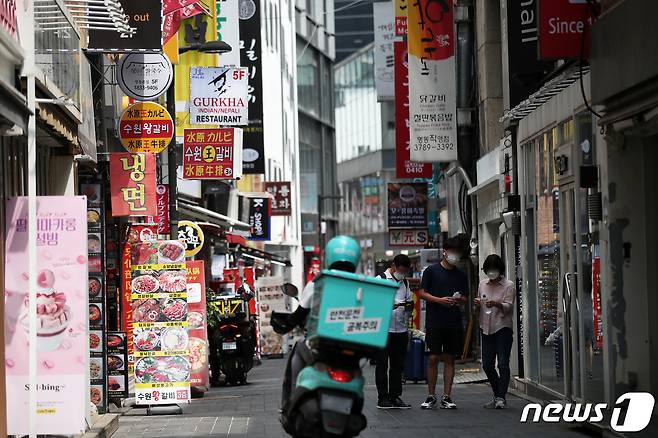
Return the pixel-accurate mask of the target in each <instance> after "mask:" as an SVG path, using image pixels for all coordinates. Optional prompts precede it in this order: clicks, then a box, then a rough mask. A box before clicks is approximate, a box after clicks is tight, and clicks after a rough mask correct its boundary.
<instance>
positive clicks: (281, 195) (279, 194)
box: [265, 181, 292, 216]
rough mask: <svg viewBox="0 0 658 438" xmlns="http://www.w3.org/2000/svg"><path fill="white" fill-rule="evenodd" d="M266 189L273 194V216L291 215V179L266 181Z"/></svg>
mask: <svg viewBox="0 0 658 438" xmlns="http://www.w3.org/2000/svg"><path fill="white" fill-rule="evenodd" d="M265 191H266V192H267V193H269V194H270V195H272V196H273V197H274V198H273V199H272V216H290V214H291V213H292V206H291V203H290V181H286V182H283V181H277V182H266V183H265Z"/></svg>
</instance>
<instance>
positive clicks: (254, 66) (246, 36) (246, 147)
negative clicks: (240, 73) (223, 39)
mask: <svg viewBox="0 0 658 438" xmlns="http://www.w3.org/2000/svg"><path fill="white" fill-rule="evenodd" d="M244 3H245V5H244V6H243V4H242V2H240V65H242V66H243V67H246V68H247V71H248V73H249V75H248V76H249V94H248V101H249V126H246V127H245V128H244V132H243V137H242V172H243V173H245V174H262V173H265V136H264V132H263V72H262V69H261V59H260V54H261V35H260V32H261V22H260V3H259V2H244Z"/></svg>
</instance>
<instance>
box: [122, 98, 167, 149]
mask: <svg viewBox="0 0 658 438" xmlns="http://www.w3.org/2000/svg"><path fill="white" fill-rule="evenodd" d="M173 134H174V122H173V120H172V119H171V116H170V115H169V112H167V109H166V108H165V107H163V106H162V105H160V104H157V103H155V102H138V103H136V104H134V105H131V106H129V107H128V108H126V110H125V111H124V112H123V114H121V119H119V139H120V140H121V144H122V145H123V147H124V148H126V150H127V151H128V152H130V153H131V154H137V153H149V152H153V153H159V152H162V151H163V150H165V148H166V147H167V146H169V142H170V141H171V137H172V136H173Z"/></svg>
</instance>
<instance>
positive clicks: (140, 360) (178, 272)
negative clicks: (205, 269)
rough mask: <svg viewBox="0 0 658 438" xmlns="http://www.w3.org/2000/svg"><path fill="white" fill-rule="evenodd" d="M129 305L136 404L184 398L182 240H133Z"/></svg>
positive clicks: (186, 364) (184, 274)
mask: <svg viewBox="0 0 658 438" xmlns="http://www.w3.org/2000/svg"><path fill="white" fill-rule="evenodd" d="M130 255H131V290H132V294H131V300H132V303H131V310H132V319H133V328H132V331H133V347H134V353H133V356H134V358H135V365H134V376H135V398H136V400H137V404H138V405H157V404H174V403H180V402H188V401H189V400H190V361H189V337H188V333H187V326H188V324H187V270H186V267H185V245H184V244H183V243H181V242H179V241H177V240H159V241H154V242H142V243H137V244H135V245H133V247H132V249H131V252H130Z"/></svg>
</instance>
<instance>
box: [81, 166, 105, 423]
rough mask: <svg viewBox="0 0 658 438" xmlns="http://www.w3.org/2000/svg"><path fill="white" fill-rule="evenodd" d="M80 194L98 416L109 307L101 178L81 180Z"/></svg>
mask: <svg viewBox="0 0 658 438" xmlns="http://www.w3.org/2000/svg"><path fill="white" fill-rule="evenodd" d="M80 192H81V193H82V194H83V195H85V196H86V197H87V228H88V232H87V251H88V260H89V279H88V294H89V379H90V396H91V401H92V403H94V405H96V408H97V409H98V412H100V413H104V412H106V411H107V391H106V383H107V382H106V378H107V360H106V354H105V332H106V330H107V328H106V315H105V314H104V312H105V310H106V309H107V307H106V294H105V276H104V275H103V265H104V263H103V254H104V251H103V248H104V243H105V242H104V238H105V236H104V233H105V231H104V229H105V227H104V223H105V209H104V198H103V185H102V184H101V182H100V178H98V177H95V176H89V177H87V178H82V183H81V184H80Z"/></svg>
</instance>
